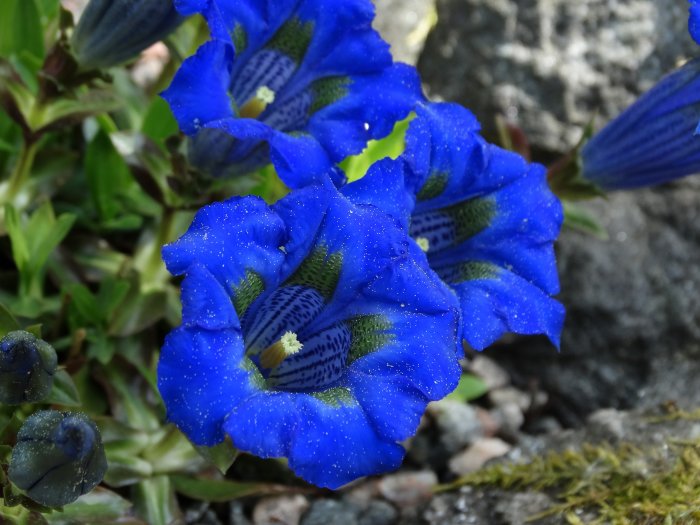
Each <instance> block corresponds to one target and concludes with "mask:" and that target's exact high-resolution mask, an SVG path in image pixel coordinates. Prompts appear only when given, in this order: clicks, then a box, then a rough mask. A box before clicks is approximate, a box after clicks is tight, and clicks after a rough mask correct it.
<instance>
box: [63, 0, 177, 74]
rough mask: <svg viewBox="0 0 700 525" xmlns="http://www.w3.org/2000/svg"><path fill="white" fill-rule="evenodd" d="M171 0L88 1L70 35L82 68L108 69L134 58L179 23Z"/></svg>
mask: <svg viewBox="0 0 700 525" xmlns="http://www.w3.org/2000/svg"><path fill="white" fill-rule="evenodd" d="M182 20H183V17H182V16H180V15H179V14H178V12H177V11H176V10H175V6H174V5H173V0H140V1H138V2H135V1H134V0H90V2H89V3H88V5H87V7H86V8H85V11H83V14H82V16H81V17H80V20H79V21H78V26H77V27H76V28H75V32H74V33H73V40H72V42H73V49H74V51H75V55H76V58H77V60H78V62H79V63H80V65H82V66H83V67H111V66H116V65H117V64H120V63H121V62H124V61H126V60H129V59H130V58H134V57H135V56H136V55H138V54H139V53H140V52H141V51H143V50H144V49H146V48H147V47H148V46H150V45H151V44H154V43H156V42H158V40H161V39H163V38H165V37H166V36H168V35H169V34H170V33H171V32H172V31H174V30H175V28H176V27H177V26H178V25H179V24H180V22H182Z"/></svg>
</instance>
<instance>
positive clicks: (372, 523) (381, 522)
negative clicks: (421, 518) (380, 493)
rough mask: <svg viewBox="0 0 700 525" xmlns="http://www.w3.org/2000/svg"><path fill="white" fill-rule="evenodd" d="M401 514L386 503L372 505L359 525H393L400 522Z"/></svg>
mask: <svg viewBox="0 0 700 525" xmlns="http://www.w3.org/2000/svg"><path fill="white" fill-rule="evenodd" d="M398 517H399V513H398V511H397V510H396V508H394V506H393V505H390V504H389V503H387V502H386V501H381V500H378V501H373V502H372V503H370V505H369V507H368V508H367V510H365V511H364V512H363V513H362V515H361V516H360V519H359V525H392V524H394V523H396V521H397V520H398Z"/></svg>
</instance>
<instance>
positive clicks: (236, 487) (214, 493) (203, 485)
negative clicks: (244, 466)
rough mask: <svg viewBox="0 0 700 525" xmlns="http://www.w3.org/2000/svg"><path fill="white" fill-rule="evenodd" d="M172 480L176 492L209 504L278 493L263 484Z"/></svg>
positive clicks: (175, 478)
mask: <svg viewBox="0 0 700 525" xmlns="http://www.w3.org/2000/svg"><path fill="white" fill-rule="evenodd" d="M170 479H171V480H172V482H173V486H174V487H175V490H176V491H177V492H179V493H180V494H184V495H185V496H187V497H188V498H192V499H196V500H202V501H209V502H226V501H231V500H233V499H238V498H244V497H246V496H254V495H258V494H269V493H270V492H275V491H276V488H275V487H273V486H271V485H265V484H263V483H242V482H238V481H230V480H216V479H204V478H193V477H190V476H179V475H177V476H175V475H174V476H170Z"/></svg>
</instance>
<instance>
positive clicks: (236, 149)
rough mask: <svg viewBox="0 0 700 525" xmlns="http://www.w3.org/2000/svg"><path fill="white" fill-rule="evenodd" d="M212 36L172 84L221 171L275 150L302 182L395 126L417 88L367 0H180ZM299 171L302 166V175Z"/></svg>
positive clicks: (204, 150)
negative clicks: (394, 54) (393, 55)
mask: <svg viewBox="0 0 700 525" xmlns="http://www.w3.org/2000/svg"><path fill="white" fill-rule="evenodd" d="M176 6H177V7H178V9H180V11H181V13H183V14H192V13H201V14H203V15H204V17H205V18H206V20H207V22H208V23H209V26H210V28H211V32H212V36H213V40H212V41H210V42H208V43H206V44H204V45H203V46H202V47H201V48H200V49H199V51H198V52H197V54H196V55H195V56H193V57H191V58H189V59H188V60H186V61H185V62H184V63H183V65H182V67H181V68H180V70H179V71H178V73H177V74H176V76H175V79H174V80H173V83H172V85H171V86H170V87H169V88H168V90H166V91H165V93H164V94H163V96H164V98H165V99H166V100H167V101H168V102H169V103H170V106H171V108H172V110H173V113H174V114H175V117H176V118H177V120H178V123H179V125H180V128H181V129H182V130H183V131H184V132H185V133H186V134H187V135H190V136H192V137H193V139H192V141H191V142H190V160H191V162H192V163H193V164H194V165H195V166H197V167H198V168H200V169H201V170H203V171H205V172H208V173H210V174H211V175H214V176H227V175H235V174H243V173H247V172H250V171H253V170H255V169H257V168H259V167H261V166H263V165H265V164H267V163H268V162H270V161H272V162H273V164H274V165H275V167H276V168H277V170H278V172H279V173H280V175H281V176H282V178H283V179H284V181H285V182H286V183H287V184H288V185H289V186H292V187H299V186H303V185H304V184H306V183H308V182H309V181H310V180H312V179H313V178H314V177H318V176H322V175H323V174H324V173H326V171H327V170H328V169H329V167H330V166H331V165H332V164H334V163H336V162H338V161H340V160H342V159H343V158H345V157H346V156H348V155H350V154H354V153H358V152H360V151H361V150H362V149H363V148H364V147H365V145H366V143H367V141H368V140H370V139H376V138H380V137H383V136H385V135H387V134H388V133H389V132H390V131H391V130H392V127H393V124H394V123H395V122H396V121H397V120H399V119H401V118H403V117H405V116H406V115H407V114H408V112H409V111H410V110H411V109H412V107H413V104H414V103H415V101H416V100H417V98H418V97H419V96H420V85H419V84H420V83H419V80H418V76H417V73H416V72H415V70H414V69H413V68H411V67H409V66H406V65H403V64H394V63H393V62H392V59H391V55H390V53H389V48H388V45H387V44H386V43H385V42H384V41H383V40H382V39H381V38H380V37H379V35H378V34H377V33H376V32H375V31H374V30H373V29H372V27H371V22H372V18H373V14H374V11H373V7H372V4H371V3H370V2H369V0H344V1H343V2H329V1H328V0H261V1H260V0H258V1H252V0H179V1H178V2H176ZM300 173H303V174H304V176H303V177H302V175H301V174H300Z"/></svg>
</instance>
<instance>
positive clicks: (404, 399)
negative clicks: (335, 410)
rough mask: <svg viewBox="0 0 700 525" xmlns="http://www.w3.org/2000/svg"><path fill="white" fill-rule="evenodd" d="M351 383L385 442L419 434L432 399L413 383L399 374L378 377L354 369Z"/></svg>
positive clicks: (349, 375) (363, 407)
mask: <svg viewBox="0 0 700 525" xmlns="http://www.w3.org/2000/svg"><path fill="white" fill-rule="evenodd" d="M348 383H349V384H350V386H351V388H352V392H353V395H354V396H355V398H356V399H357V401H358V402H359V403H360V405H361V406H362V409H363V410H364V411H365V414H366V415H367V419H369V420H370V422H371V423H372V426H373V427H374V429H375V430H376V432H377V433H378V434H379V435H380V436H382V437H383V438H384V439H388V440H391V441H403V440H404V439H406V438H408V437H410V436H412V435H413V434H415V433H416V429H417V428H418V424H419V423H420V420H421V417H422V416H423V413H424V412H425V407H426V406H427V404H428V402H429V401H430V399H429V398H428V397H426V396H425V395H424V394H423V392H421V391H420V390H418V389H417V388H416V387H415V386H414V385H413V382H412V381H411V380H410V379H408V378H407V377H405V376H402V375H398V374H397V375H393V376H392V375H381V376H379V377H378V376H376V375H371V374H367V373H363V372H361V371H359V370H357V369H351V370H350V371H349V372H348ZM397 407H401V410H397Z"/></svg>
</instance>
